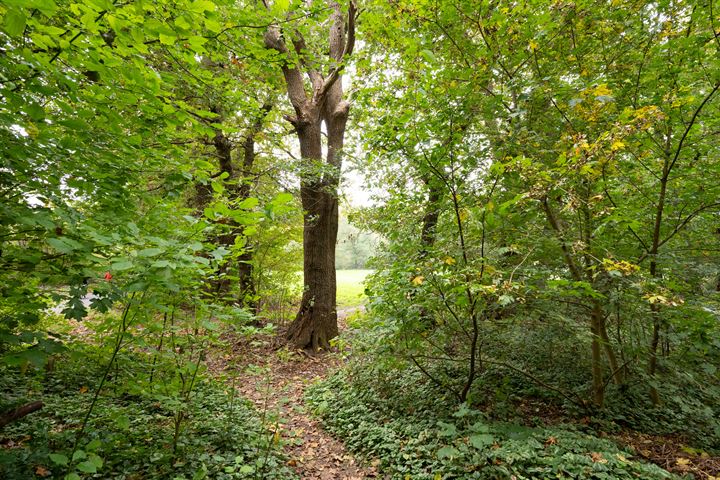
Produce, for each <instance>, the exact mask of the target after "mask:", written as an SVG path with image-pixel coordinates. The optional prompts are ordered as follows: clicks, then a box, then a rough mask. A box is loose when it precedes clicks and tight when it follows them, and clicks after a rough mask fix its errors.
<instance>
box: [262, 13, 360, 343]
mask: <svg viewBox="0 0 720 480" xmlns="http://www.w3.org/2000/svg"><path fill="white" fill-rule="evenodd" d="M328 6H329V8H330V9H331V11H332V13H331V14H330V30H329V32H328V44H329V56H330V60H331V67H330V71H329V72H328V73H327V74H325V75H324V74H323V73H322V72H321V71H320V70H318V68H317V66H316V62H315V61H314V59H313V56H312V54H311V53H310V52H308V48H307V45H306V43H305V39H304V38H303V37H302V35H301V34H300V33H299V32H297V31H295V32H292V33H290V32H285V33H284V34H281V31H280V28H279V27H277V26H273V27H271V28H270V29H268V31H267V32H266V34H265V45H266V46H267V47H268V48H271V49H273V50H276V51H277V52H278V53H280V54H283V55H288V53H289V52H288V45H287V43H286V38H289V39H290V40H291V42H292V45H293V47H294V50H295V54H296V55H297V62H296V63H294V62H291V61H290V58H291V56H288V61H286V62H284V63H283V67H282V71H283V76H284V77H285V83H286V85H287V92H288V97H289V98H290V102H291V103H292V106H293V108H294V110H295V116H294V117H287V120H288V121H289V122H290V123H291V124H292V125H293V126H294V127H295V130H296V132H297V137H298V141H299V142H300V154H301V156H302V160H303V171H302V173H301V180H300V182H301V183H300V196H301V200H302V206H303V210H304V213H303V226H304V231H303V250H304V254H303V255H304V260H303V272H304V291H303V296H302V301H301V303H300V309H299V311H298V314H297V316H296V317H295V320H294V321H293V323H292V324H291V325H290V328H289V329H288V331H287V333H286V338H287V340H288V342H290V343H291V344H293V345H294V346H295V347H298V348H311V349H313V350H320V349H327V348H329V347H330V340H331V339H332V338H333V337H335V336H337V334H338V326H337V311H336V303H335V294H336V281H335V244H336V242H337V231H338V200H337V189H338V186H339V183H340V170H341V166H342V158H341V154H342V148H343V139H344V136H345V126H346V124H347V118H348V113H349V111H350V104H349V103H348V102H346V101H345V100H343V89H342V79H341V75H340V74H341V72H342V70H343V66H344V65H343V61H344V60H345V58H346V57H347V56H348V55H350V54H351V53H352V50H353V46H354V43H355V17H356V9H355V4H354V3H353V1H352V0H351V1H350V3H349V8H348V12H347V15H346V14H345V13H343V11H342V9H341V8H340V4H338V3H337V2H336V1H334V0H329V1H328ZM303 74H305V75H307V77H308V79H309V81H310V85H311V86H312V91H311V92H307V91H306V89H305V83H304V80H303ZM323 123H324V124H325V127H326V131H327V157H326V158H323V142H322V125H323Z"/></svg>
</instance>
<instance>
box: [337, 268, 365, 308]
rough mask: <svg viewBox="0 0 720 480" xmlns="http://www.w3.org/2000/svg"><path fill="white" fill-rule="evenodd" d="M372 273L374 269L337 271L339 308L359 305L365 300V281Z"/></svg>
mask: <svg viewBox="0 0 720 480" xmlns="http://www.w3.org/2000/svg"><path fill="white" fill-rule="evenodd" d="M370 273H372V270H338V271H337V306H338V308H348V307H357V306H359V305H362V304H363V302H365V286H364V285H363V281H364V280H365V277H367V276H368V274H370Z"/></svg>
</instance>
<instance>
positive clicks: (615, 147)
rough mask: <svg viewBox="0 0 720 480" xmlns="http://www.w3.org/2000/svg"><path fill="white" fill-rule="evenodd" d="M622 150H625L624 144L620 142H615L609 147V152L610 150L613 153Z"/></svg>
mask: <svg viewBox="0 0 720 480" xmlns="http://www.w3.org/2000/svg"><path fill="white" fill-rule="evenodd" d="M623 148H625V143H624V142H622V141H620V140H615V141H614V142H613V143H612V145H611V146H610V150H612V151H613V152H616V151H618V150H622V149H623Z"/></svg>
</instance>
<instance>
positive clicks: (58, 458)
mask: <svg viewBox="0 0 720 480" xmlns="http://www.w3.org/2000/svg"><path fill="white" fill-rule="evenodd" d="M48 457H50V460H52V461H53V463H55V464H57V465H62V466H63V467H64V466H67V464H68V462H69V461H70V460H69V459H68V457H67V455H63V454H62V453H51V454H50V455H48Z"/></svg>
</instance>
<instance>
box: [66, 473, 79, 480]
mask: <svg viewBox="0 0 720 480" xmlns="http://www.w3.org/2000/svg"><path fill="white" fill-rule="evenodd" d="M65 480H82V479H81V478H80V475H78V474H77V473H75V472H72V473H68V474H67V475H65Z"/></svg>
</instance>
